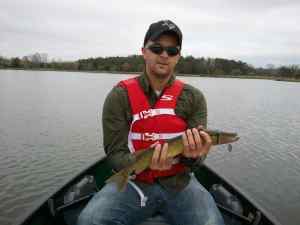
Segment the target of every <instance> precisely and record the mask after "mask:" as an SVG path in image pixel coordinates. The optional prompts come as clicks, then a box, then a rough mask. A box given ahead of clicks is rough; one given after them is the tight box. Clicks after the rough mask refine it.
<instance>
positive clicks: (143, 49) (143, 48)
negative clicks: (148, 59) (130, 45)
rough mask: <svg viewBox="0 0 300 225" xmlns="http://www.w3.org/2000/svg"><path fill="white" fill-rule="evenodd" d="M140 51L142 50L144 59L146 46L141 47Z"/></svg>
mask: <svg viewBox="0 0 300 225" xmlns="http://www.w3.org/2000/svg"><path fill="white" fill-rule="evenodd" d="M141 52H142V55H143V58H144V59H145V53H146V48H145V47H142V48H141Z"/></svg>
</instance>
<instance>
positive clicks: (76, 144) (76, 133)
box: [0, 70, 300, 225]
mask: <svg viewBox="0 0 300 225" xmlns="http://www.w3.org/2000/svg"><path fill="white" fill-rule="evenodd" d="M126 77H128V76H127V75H116V74H95V73H74V72H39V71H13V70H11V71H9V70H6V71H5V70H0V224H1V225H10V224H13V223H14V222H15V221H16V219H19V218H20V217H22V215H24V214H26V213H27V212H30V211H31V210H32V208H33V207H34V206H36V205H37V204H40V203H41V202H42V201H44V200H45V199H46V198H47V197H48V196H49V195H50V194H51V193H53V192H54V191H55V190H56V189H57V188H59V187H60V186H61V185H62V184H63V183H65V182H67V181H68V180H69V179H70V178H71V177H73V176H74V175H76V174H77V173H78V172H80V171H81V170H82V169H83V168H86V167H87V166H88V165H89V164H91V163H93V162H95V160H97V159H99V158H100V157H102V156H103V155H104V152H103V148H102V128H101V122H100V121H101V112H102V105H103V101H104V98H105V95H106V94H107V93H108V91H109V90H110V89H111V88H112V87H113V85H114V84H116V83H117V82H118V81H119V80H121V79H125V78H126ZM179 78H180V79H183V80H185V81H186V82H188V83H191V84H192V85H194V86H196V87H198V88H200V89H201V90H202V91H203V93H204V94H205V96H206V98H207V102H208V113H209V115H208V124H209V127H210V128H218V129H224V130H228V131H237V132H238V133H239V135H240V136H241V139H240V141H239V142H238V143H236V144H234V148H233V151H232V152H231V153H229V152H227V151H226V150H225V148H224V147H217V148H215V150H214V151H212V152H211V154H210V155H209V156H208V159H207V160H206V163H207V164H208V165H209V166H211V167H213V168H215V170H216V171H217V172H219V173H221V174H222V175H224V176H225V177H226V178H228V179H229V180H231V181H232V182H233V183H234V184H235V185H237V186H239V187H241V189H242V190H244V191H245V192H246V193H248V194H249V195H250V196H251V197H252V198H254V199H255V200H256V201H257V202H258V203H259V204H261V205H262V206H263V207H264V208H265V209H266V210H267V211H269V212H270V213H271V214H273V215H274V217H275V218H277V219H278V220H279V221H280V222H281V223H282V224H284V225H299V224H300V214H299V212H300V147H299V146H300V83H290V82H279V81H269V80H249V79H245V80H242V79H222V78H195V77H189V78H183V77H179Z"/></svg>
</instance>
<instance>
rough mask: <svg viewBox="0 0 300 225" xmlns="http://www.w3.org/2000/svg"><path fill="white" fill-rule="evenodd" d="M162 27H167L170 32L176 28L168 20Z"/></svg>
mask: <svg viewBox="0 0 300 225" xmlns="http://www.w3.org/2000/svg"><path fill="white" fill-rule="evenodd" d="M162 26H167V27H168V28H169V29H170V30H173V29H174V28H176V26H175V25H174V24H173V23H171V22H170V21H168V20H165V21H164V23H163V24H162Z"/></svg>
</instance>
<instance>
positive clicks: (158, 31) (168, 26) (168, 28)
mask: <svg viewBox="0 0 300 225" xmlns="http://www.w3.org/2000/svg"><path fill="white" fill-rule="evenodd" d="M164 33H167V34H168V33H173V34H175V35H176V37H177V41H178V45H179V46H180V48H181V44H182V33H181V30H180V29H179V27H178V26H177V25H176V24H175V23H173V22H172V21H171V20H160V21H158V22H156V23H152V24H151V25H150V26H149V29H148V31H147V33H146V35H145V39H144V46H145V45H146V43H147V42H148V41H149V40H151V41H155V40H157V39H158V38H159V36H160V35H162V34H164Z"/></svg>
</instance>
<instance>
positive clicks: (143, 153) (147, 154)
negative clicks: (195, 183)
mask: <svg viewBox="0 0 300 225" xmlns="http://www.w3.org/2000/svg"><path fill="white" fill-rule="evenodd" d="M202 130H203V131H205V132H206V133H208V134H209V135H210V137H211V139H212V145H222V144H229V146H228V149H229V151H231V148H232V147H231V145H230V143H232V142H235V141H237V140H239V136H238V134H237V133H231V132H225V131H220V130H209V129H202ZM166 142H167V143H168V145H169V146H168V157H170V158H171V157H175V156H178V155H180V154H181V153H182V152H183V147H184V146H183V143H182V136H181V135H179V136H177V137H175V138H172V139H169V140H167V141H166ZM153 152H154V148H147V149H144V150H139V151H137V152H135V153H133V158H134V160H133V162H132V163H131V164H130V165H128V166H127V167H125V168H123V169H121V170H120V171H119V172H117V173H116V174H114V175H113V176H111V177H110V178H108V179H107V180H106V183H108V182H115V183H116V184H117V186H118V188H119V190H122V189H124V188H125V186H126V184H127V181H128V179H129V177H130V176H131V175H135V174H139V173H141V172H142V171H144V170H146V169H148V168H149V166H150V163H151V160H152V156H153Z"/></svg>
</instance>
